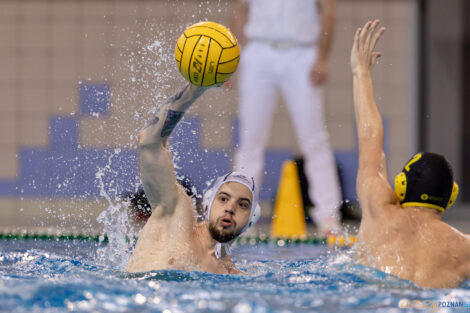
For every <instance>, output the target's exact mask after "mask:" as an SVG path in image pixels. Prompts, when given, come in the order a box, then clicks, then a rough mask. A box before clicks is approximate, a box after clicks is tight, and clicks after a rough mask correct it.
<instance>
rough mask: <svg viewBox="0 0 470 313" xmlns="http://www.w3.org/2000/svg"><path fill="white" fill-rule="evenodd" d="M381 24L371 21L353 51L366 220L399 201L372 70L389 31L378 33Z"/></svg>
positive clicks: (361, 193)
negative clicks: (390, 179)
mask: <svg viewBox="0 0 470 313" xmlns="http://www.w3.org/2000/svg"><path fill="white" fill-rule="evenodd" d="M378 23H379V21H378V20H376V21H374V22H373V23H372V22H368V23H367V24H366V25H364V27H363V28H362V29H358V30H357V31H356V34H355V37H354V44H353V48H352V52H351V67H352V72H353V91H354V110H355V115H356V125H357V134H358V145H359V169H358V174H357V181H356V190H357V193H358V197H359V201H360V202H361V205H362V207H363V211H364V212H363V213H364V217H365V218H367V217H370V216H375V215H376V214H378V213H379V212H381V211H380V210H382V209H383V207H384V206H385V205H387V204H392V203H397V198H396V196H395V194H394V192H393V189H392V188H391V186H390V184H389V182H388V178H387V165H386V158H385V153H384V150H383V140H384V128H383V123H382V117H381V116H380V113H379V111H378V109H377V105H376V102H375V99H374V89H373V86H372V77H371V73H370V70H371V68H372V66H373V64H374V62H375V60H376V58H377V57H378V56H379V55H380V54H379V53H378V52H374V51H373V50H374V47H375V44H376V42H377V40H378V39H379V38H380V36H381V35H382V33H383V32H384V31H385V29H384V28H381V29H379V30H376V28H377V26H378Z"/></svg>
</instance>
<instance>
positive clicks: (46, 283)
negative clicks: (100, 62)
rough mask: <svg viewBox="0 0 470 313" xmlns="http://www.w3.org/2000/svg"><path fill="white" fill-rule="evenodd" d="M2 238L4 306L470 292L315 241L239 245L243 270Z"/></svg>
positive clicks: (205, 306)
mask: <svg viewBox="0 0 470 313" xmlns="http://www.w3.org/2000/svg"><path fill="white" fill-rule="evenodd" d="M1 243H2V245H1V246H2V250H1V252H0V278H1V280H0V311H1V312H4V311H5V312H10V311H11V312H28V313H30V312H64V311H71V312H128V311H135V312H164V311H165V310H167V312H200V311H206V312H312V311H321V312H339V311H341V310H348V311H355V312H376V311H381V310H382V311H384V312H389V311H391V310H398V302H399V301H400V300H401V299H429V300H443V299H453V300H454V301H456V299H457V300H461V301H465V302H466V301H468V299H469V298H470V290H469V289H470V286H469V284H468V282H466V283H464V284H463V285H462V287H461V288H458V289H454V290H424V289H420V288H417V287H415V286H414V285H413V284H412V283H410V282H408V281H403V280H400V279H398V278H396V277H394V276H392V275H388V274H385V273H382V272H379V271H376V270H374V269H372V268H368V267H364V266H360V265H357V264H354V262H353V261H352V259H351V257H350V255H349V254H348V252H347V251H346V250H340V251H336V252H333V253H328V251H327V250H326V249H324V248H318V247H315V246H310V248H308V247H302V248H301V249H303V250H304V252H305V253H306V255H307V256H308V257H310V258H311V259H302V258H301V257H300V255H299V253H298V252H296V251H295V249H296V247H295V246H293V247H288V248H286V247H283V248H279V247H276V246H270V245H259V246H253V247H252V246H247V247H238V248H237V249H236V250H235V251H234V257H235V261H236V264H237V266H239V267H240V268H242V269H243V270H244V271H246V273H247V275H244V276H241V275H217V274H211V273H203V272H187V271H178V270H163V271H152V272H147V273H136V274H129V273H125V272H123V271H121V270H118V269H116V268H114V267H113V266H112V265H109V264H106V262H103V261H102V260H101V258H98V257H96V254H95V253H94V252H93V251H95V252H96V249H97V246H96V244H93V243H77V244H76V245H75V246H74V249H76V250H73V249H72V251H73V252H72V253H70V249H66V247H71V246H70V243H67V242H63V243H57V242H42V243H38V244H34V245H32V244H28V243H21V242H19V243H16V244H14V245H12V244H11V243H10V244H3V243H5V242H1ZM22 245H23V247H22ZM61 245H62V248H61V247H60V246H61ZM309 249H310V250H309ZM259 251H263V253H259ZM289 251H292V253H291V254H289V253H288V252H289ZM260 255H261V256H260ZM397 312H398V311H397Z"/></svg>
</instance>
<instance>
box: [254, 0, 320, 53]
mask: <svg viewBox="0 0 470 313" xmlns="http://www.w3.org/2000/svg"><path fill="white" fill-rule="evenodd" d="M245 1H246V2H247V3H248V5H249V10H248V22H247V24H246V25H245V35H246V37H247V38H248V39H250V40H262V41H273V42H292V43H299V44H315V43H316V42H317V39H318V33H319V31H320V17H319V14H318V4H317V1H316V0H245Z"/></svg>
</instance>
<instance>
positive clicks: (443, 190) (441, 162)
mask: <svg viewBox="0 0 470 313" xmlns="http://www.w3.org/2000/svg"><path fill="white" fill-rule="evenodd" d="M418 155H419V154H417V155H415V157H413V159H411V160H410V161H409V162H408V163H407V165H406V166H405V167H404V168H403V173H404V174H405V176H406V194H405V198H404V199H403V201H401V202H402V204H406V203H410V205H411V203H418V204H419V203H421V204H423V203H424V204H428V205H431V206H437V207H441V208H444V209H445V208H446V207H447V204H448V203H449V199H450V196H451V194H452V187H453V184H454V177H453V176H454V175H453V172H452V167H451V165H450V163H449V162H448V161H447V160H446V159H445V157H444V156H442V155H439V154H436V153H431V152H422V153H420V155H421V157H418Z"/></svg>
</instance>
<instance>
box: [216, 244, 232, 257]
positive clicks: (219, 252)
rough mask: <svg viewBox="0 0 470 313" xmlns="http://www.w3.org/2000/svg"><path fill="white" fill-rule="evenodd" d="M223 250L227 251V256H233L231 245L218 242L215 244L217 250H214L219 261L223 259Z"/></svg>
mask: <svg viewBox="0 0 470 313" xmlns="http://www.w3.org/2000/svg"><path fill="white" fill-rule="evenodd" d="M222 248H224V249H225V253H226V254H227V255H231V254H232V247H231V245H230V243H228V242H223V243H222V242H217V243H216V244H215V249H214V254H215V257H216V258H217V259H220V258H221V257H222Z"/></svg>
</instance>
